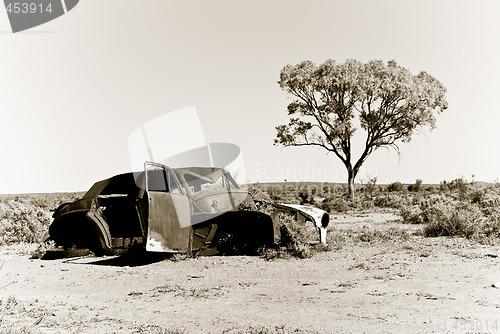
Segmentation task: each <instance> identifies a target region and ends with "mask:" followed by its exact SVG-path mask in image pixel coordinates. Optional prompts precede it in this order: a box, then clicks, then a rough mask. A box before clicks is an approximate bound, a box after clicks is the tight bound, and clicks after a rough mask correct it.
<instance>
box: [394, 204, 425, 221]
mask: <svg viewBox="0 0 500 334" xmlns="http://www.w3.org/2000/svg"><path fill="white" fill-rule="evenodd" d="M399 215H400V216H401V218H403V221H404V222H405V223H410V224H421V223H424V219H423V215H422V209H421V208H420V207H419V206H418V205H402V206H401V208H400V209H399Z"/></svg>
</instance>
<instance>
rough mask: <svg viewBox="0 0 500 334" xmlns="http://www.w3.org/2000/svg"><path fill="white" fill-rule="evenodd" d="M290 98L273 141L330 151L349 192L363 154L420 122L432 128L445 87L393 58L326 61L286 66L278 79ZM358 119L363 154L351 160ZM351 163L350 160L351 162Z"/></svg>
mask: <svg viewBox="0 0 500 334" xmlns="http://www.w3.org/2000/svg"><path fill="white" fill-rule="evenodd" d="M278 84H279V85H280V87H281V89H282V90H284V91H285V92H287V93H289V94H291V95H292V96H293V97H294V100H293V102H291V103H290V104H289V105H288V115H290V119H289V122H288V124H286V125H279V126H277V127H276V130H277V138H276V139H275V140H274V143H275V145H283V146H285V147H286V146H319V147H322V148H324V149H326V150H327V151H328V152H333V153H334V154H335V155H336V156H337V157H338V158H339V159H340V160H341V161H342V163H343V164H344V165H345V167H346V169H347V175H348V176H347V185H348V186H347V196H348V197H349V198H352V197H353V195H354V179H355V178H356V175H357V173H358V171H359V169H360V167H361V165H362V164H363V163H364V162H365V161H366V159H367V158H368V157H369V156H370V154H371V153H373V152H374V151H375V150H376V149H378V148H380V147H393V148H394V149H395V150H396V151H397V152H398V154H399V148H398V146H397V144H398V142H409V141H410V140H411V137H412V135H413V134H414V133H415V132H416V131H417V130H419V129H420V128H422V127H424V126H429V127H430V129H433V128H434V127H435V121H436V115H437V114H439V113H441V112H442V111H443V110H444V109H446V108H447V107H448V103H447V102H446V99H445V93H446V88H445V87H444V86H443V85H442V84H441V83H440V82H439V81H438V80H437V79H435V78H434V77H432V76H431V75H429V74H428V73H426V72H420V73H419V74H417V75H412V74H411V73H410V71H408V70H407V69H406V68H404V67H401V66H399V65H398V64H397V63H396V62H395V61H393V60H392V61H389V62H388V63H387V65H386V64H385V63H384V62H382V61H381V60H372V61H370V62H368V63H366V64H363V63H361V62H359V61H357V60H347V61H346V62H345V63H343V64H339V63H336V62H335V61H334V60H327V61H325V62H324V63H323V64H321V65H319V66H317V65H316V64H314V63H313V62H311V61H303V62H301V63H299V64H297V65H286V66H285V67H284V68H283V69H282V70H281V73H280V80H279V81H278ZM355 123H356V124H359V127H360V128H361V129H363V130H364V131H365V132H366V141H365V145H364V150H363V153H361V156H359V158H358V160H357V161H355V162H354V160H353V157H352V155H351V138H352V137H353V134H354V132H355V130H356V126H355ZM353 162H354V165H353Z"/></svg>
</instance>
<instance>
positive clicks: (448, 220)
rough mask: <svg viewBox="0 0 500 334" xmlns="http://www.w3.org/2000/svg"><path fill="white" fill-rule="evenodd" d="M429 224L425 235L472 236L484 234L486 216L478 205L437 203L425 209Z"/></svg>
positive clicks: (425, 229)
mask: <svg viewBox="0 0 500 334" xmlns="http://www.w3.org/2000/svg"><path fill="white" fill-rule="evenodd" d="M425 215H426V219H427V220H428V223H427V225H426V226H425V228H424V235H425V236H427V237H437V236H461V237H466V238H471V237H473V236H478V235H481V234H482V231H481V230H482V227H484V220H485V219H484V216H483V214H482V213H481V211H480V210H479V209H478V208H477V207H476V206H471V205H455V206H452V205H443V204H436V205H433V206H431V207H429V208H428V209H427V210H426V211H425Z"/></svg>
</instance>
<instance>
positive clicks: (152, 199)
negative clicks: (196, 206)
mask: <svg viewBox="0 0 500 334" xmlns="http://www.w3.org/2000/svg"><path fill="white" fill-rule="evenodd" d="M175 195H176V194H171V193H166V192H155V191H151V192H149V193H148V197H149V215H148V236H147V241H146V250H147V251H151V252H187V251H189V250H190V241H191V231H192V228H191V226H189V225H188V226H187V227H181V223H180V222H181V221H182V220H185V219H190V208H189V200H188V198H187V197H186V196H184V195H178V196H175ZM172 197H176V198H175V202H176V204H174V199H173V198H172Z"/></svg>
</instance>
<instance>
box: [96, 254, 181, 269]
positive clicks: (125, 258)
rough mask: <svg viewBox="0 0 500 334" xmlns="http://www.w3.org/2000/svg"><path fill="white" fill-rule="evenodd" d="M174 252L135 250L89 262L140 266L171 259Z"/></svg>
mask: <svg viewBox="0 0 500 334" xmlns="http://www.w3.org/2000/svg"><path fill="white" fill-rule="evenodd" d="M172 256H173V254H167V253H151V252H134V253H127V254H122V255H117V256H113V257H107V258H103V259H98V260H97V261H93V262H88V264H93V265H98V266H113V267H139V266H145V265H148V264H153V263H157V262H161V261H164V260H168V259H171V258H172Z"/></svg>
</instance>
